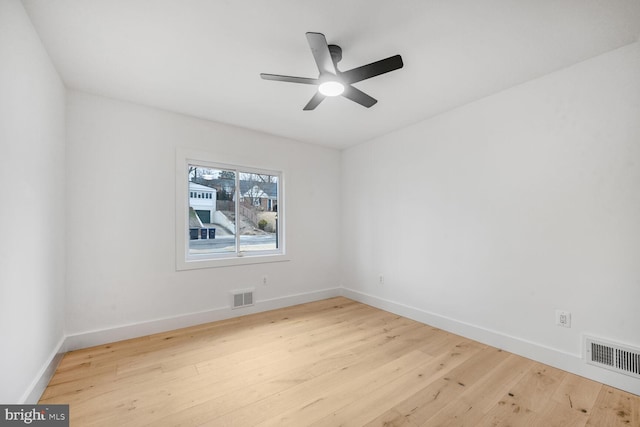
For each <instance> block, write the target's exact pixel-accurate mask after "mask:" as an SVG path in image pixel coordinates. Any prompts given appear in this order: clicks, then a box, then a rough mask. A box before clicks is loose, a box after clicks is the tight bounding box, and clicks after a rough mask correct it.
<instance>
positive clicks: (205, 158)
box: [175, 149, 290, 271]
mask: <svg viewBox="0 0 640 427" xmlns="http://www.w3.org/2000/svg"><path fill="white" fill-rule="evenodd" d="M218 157H219V156H216V155H215V154H214V153H209V152H204V151H197V150H187V149H178V150H177V151H176V189H175V190H176V270H178V271H180V270H194V269H199V268H216V267H228V266H235V265H248V264H261V263H270V262H282V261H289V259H290V258H289V257H288V256H287V253H286V250H285V247H286V245H285V242H286V238H285V229H286V228H285V200H284V199H285V197H284V195H285V193H284V175H285V172H284V171H283V170H281V169H276V168H274V169H269V168H264V167H255V166H249V165H246V164H238V163H235V162H233V163H232V162H228V161H224V160H226V159H221V160H222V161H218V159H217V158H218ZM243 163H244V162H243ZM189 165H197V166H204V167H210V168H212V169H225V170H235V171H240V172H250V173H261V174H269V173H271V174H277V175H278V231H277V233H278V237H277V238H278V248H277V249H275V250H269V251H247V252H229V253H215V254H203V255H190V254H189V195H190V194H189ZM236 176H239V175H238V174H236ZM238 190H239V189H238V188H236V195H237V199H238V202H237V203H240V194H239V191H238ZM236 209H237V206H236ZM236 218H238V215H237V214H236ZM238 239H239V235H237V238H236V242H238Z"/></svg>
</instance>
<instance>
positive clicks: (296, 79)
mask: <svg viewBox="0 0 640 427" xmlns="http://www.w3.org/2000/svg"><path fill="white" fill-rule="evenodd" d="M260 77H262V78H263V79H265V80H275V81H278V82H289V83H302V84H306V85H317V84H319V82H318V79H310V78H308V77H294V76H281V75H279V74H266V73H260Z"/></svg>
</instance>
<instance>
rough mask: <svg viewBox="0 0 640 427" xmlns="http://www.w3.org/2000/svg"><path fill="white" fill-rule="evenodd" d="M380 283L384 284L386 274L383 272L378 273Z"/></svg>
mask: <svg viewBox="0 0 640 427" xmlns="http://www.w3.org/2000/svg"><path fill="white" fill-rule="evenodd" d="M378 284H379V285H384V275H383V274H379V275H378Z"/></svg>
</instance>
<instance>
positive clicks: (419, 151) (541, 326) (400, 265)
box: [342, 43, 640, 393]
mask: <svg viewBox="0 0 640 427" xmlns="http://www.w3.org/2000/svg"><path fill="white" fill-rule="evenodd" d="M342 167H343V186H344V190H345V191H344V192H343V210H344V223H343V229H344V235H343V251H342V254H343V268H344V277H343V283H344V286H345V288H347V294H348V295H351V296H354V297H356V298H359V299H361V300H366V301H368V302H371V303H373V304H377V305H379V306H385V307H387V308H391V309H392V310H396V311H406V312H407V313H409V314H411V313H413V315H414V317H419V318H422V319H426V320H428V321H430V322H432V323H436V324H437V325H439V326H441V327H445V328H448V329H450V330H454V331H458V332H461V333H465V334H466V335H471V336H472V337H475V338H477V339H481V340H485V341H491V342H492V343H494V344H498V345H502V346H504V347H507V348H511V349H513V350H517V351H519V352H521V353H525V354H526V355H528V356H530V357H532V358H534V359H535V358H537V359H544V361H546V362H547V363H555V364H556V365H561V366H563V367H564V368H565V369H569V370H572V371H574V372H580V373H582V374H585V375H588V376H591V377H594V378H597V379H600V380H602V381H608V382H610V383H615V384H618V385H619V386H620V387H624V388H626V389H628V390H629V389H631V390H633V391H634V392H635V393H640V384H639V383H638V381H637V380H632V379H631V377H627V376H618V375H616V374H613V375H609V374H608V373H604V374H603V373H601V372H600V371H597V370H590V368H585V367H584V366H582V365H583V363H582V362H581V361H580V360H578V358H579V357H580V355H581V354H582V348H581V335H582V334H583V333H584V334H594V335H596V336H601V337H606V338H609V339H612V340H616V341H621V342H623V343H628V344H631V345H635V346H640V308H639V304H640V46H639V44H638V43H635V44H633V45H629V46H627V47H624V48H621V49H618V50H616V51H613V52H610V53H607V54H605V55H602V56H599V57H597V58H594V59H591V60H588V61H585V62H583V63H580V64H577V65H575V66H573V67H570V68H568V69H564V70H561V71H558V72H556V73H553V74H551V75H548V76H546V77H543V78H540V79H537V80H535V81H532V82H529V83H526V84H523V85H520V86H517V87H514V88H512V89H510V90H507V91H504V92H502V93H499V94H496V95H494V96H491V97H488V98H485V99H482V100H480V101H478V102H475V103H473V104H470V105H467V106H464V107H462V108H459V109H456V110H454V111H451V112H448V113H446V114H442V115H440V116H437V117H435V118H432V119H431V120H427V121H424V122H421V123H418V124H416V125H414V126H410V127H407V128H405V129H402V130H400V131H397V132H394V133H392V134H389V135H386V136H383V137H381V138H378V139H376V140H373V141H371V142H370V143H366V144H363V145H360V146H357V147H355V148H352V149H350V150H347V151H346V152H345V153H344V156H343V166H342ZM380 194H382V195H383V199H384V201H382V202H381V200H380ZM380 273H382V274H383V275H384V284H382V285H380V284H379V283H378V282H379V280H378V274H380ZM556 309H563V310H568V311H571V312H572V314H573V327H572V328H571V329H565V328H560V327H558V326H555V324H554V312H555V310H556ZM567 365H569V366H567ZM622 377H624V378H622Z"/></svg>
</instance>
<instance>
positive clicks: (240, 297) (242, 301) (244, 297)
mask: <svg viewBox="0 0 640 427" xmlns="http://www.w3.org/2000/svg"><path fill="white" fill-rule="evenodd" d="M231 296H232V297H233V299H232V302H231V308H234V309H235V308H242V307H248V306H251V305H253V290H245V291H233V292H232V293H231Z"/></svg>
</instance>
